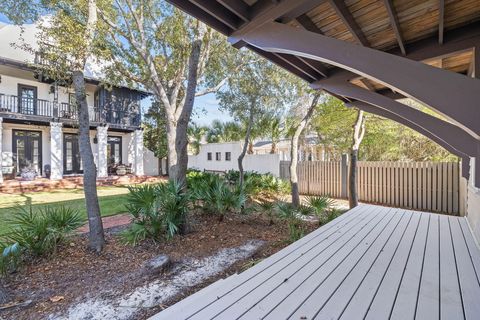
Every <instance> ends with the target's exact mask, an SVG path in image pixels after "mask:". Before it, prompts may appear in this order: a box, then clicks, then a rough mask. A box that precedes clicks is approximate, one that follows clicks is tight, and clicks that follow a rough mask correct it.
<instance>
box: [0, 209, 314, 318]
mask: <svg viewBox="0 0 480 320" xmlns="http://www.w3.org/2000/svg"><path fill="white" fill-rule="evenodd" d="M192 220H194V221H193V222H192V223H191V226H192V231H191V232H190V233H188V234H186V235H183V236H177V237H175V238H173V239H172V240H169V241H165V242H161V243H154V242H152V241H144V242H142V243H141V244H139V245H137V246H136V247H133V246H130V245H125V244H123V243H122V242H121V241H120V238H119V236H118V229H119V228H113V229H110V230H109V231H108V232H107V233H106V239H107V241H108V244H107V246H106V248H105V250H104V251H103V252H102V253H101V254H100V255H96V254H94V253H92V252H90V251H89V250H87V249H86V235H78V236H75V237H74V238H72V239H71V240H70V241H69V242H68V243H67V244H66V245H64V246H63V247H61V248H60V249H59V250H58V252H57V254H56V255H53V256H52V257H51V258H45V259H41V260H36V261H32V262H31V263H30V264H28V265H27V266H25V267H24V268H23V269H22V270H21V271H20V272H18V273H16V274H13V275H11V276H10V277H9V278H8V279H7V281H6V283H5V286H6V288H7V290H8V291H9V293H10V294H11V295H12V296H13V299H14V300H16V301H26V300H32V303H31V304H30V305H29V306H27V307H20V306H19V307H13V308H9V309H6V310H3V311H0V319H44V318H46V317H48V315H50V314H52V313H58V312H62V311H65V310H67V309H68V307H69V306H70V305H72V304H74V303H77V302H80V301H82V300H84V299H86V298H87V297H92V296H98V295H101V296H102V297H105V298H107V297H108V296H110V295H121V294H122V293H124V292H129V291H131V290H133V289H134V288H136V287H138V286H141V285H143V284H145V283H148V282H150V281H152V280H154V279H156V278H159V277H162V275H158V274H157V275H152V274H151V273H148V272H144V269H143V265H144V263H145V261H147V260H149V259H151V258H153V257H156V256H158V255H160V254H167V255H169V256H170V258H171V259H172V262H173V263H175V262H176V261H177V262H178V261H180V260H182V259H183V258H187V257H197V258H201V257H205V256H209V255H211V254H214V253H216V252H217V251H219V250H220V249H222V248H231V247H237V246H240V245H243V244H244V243H245V242H246V241H247V240H251V239H259V240H264V241H265V242H266V244H265V245H264V246H263V247H262V248H261V249H260V250H259V251H258V252H257V253H256V254H255V255H254V256H253V257H252V258H251V260H249V261H241V262H238V263H236V264H235V265H233V266H232V267H231V268H229V269H228V270H226V271H225V272H224V273H223V274H221V275H219V276H217V277H215V278H212V279H209V281H207V282H205V283H202V284H201V285H199V286H197V287H195V288H192V289H191V290H189V291H188V292H182V294H181V295H179V296H177V297H175V298H174V299H172V301H169V303H168V304H167V305H162V306H158V307H156V308H151V309H147V310H144V311H143V312H142V313H141V314H140V315H138V314H137V315H136V317H135V318H136V319H145V318H148V317H149V316H152V315H154V314H155V313H157V312H159V311H161V310H162V309H163V308H165V307H166V306H168V305H170V304H173V303H175V302H177V301H179V300H181V299H182V298H183V297H185V296H187V295H189V294H191V293H193V292H195V291H197V290H199V289H201V288H202V287H205V286H207V285H208V284H210V283H213V282H214V281H216V280H218V279H220V278H224V277H226V276H228V275H230V274H233V273H235V272H241V271H242V270H243V269H244V268H245V266H246V265H248V263H249V262H251V261H256V260H258V259H263V258H265V257H268V256H270V255H272V254H273V253H275V252H277V251H278V250H280V249H282V248H283V247H285V246H286V245H288V242H287V239H288V229H287V226H286V224H285V223H284V222H276V223H275V224H273V225H270V224H269V222H268V221H267V220H266V219H264V218H263V217H261V216H258V215H249V216H239V215H231V216H227V217H226V218H225V219H224V220H223V221H221V222H220V221H218V218H217V217H212V216H207V215H197V216H195V217H194V219H192ZM316 226H317V225H316V224H308V225H307V229H308V232H310V231H312V230H313V229H315V228H316ZM53 301H55V302H53Z"/></svg>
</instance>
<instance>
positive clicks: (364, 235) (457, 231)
mask: <svg viewBox="0 0 480 320" xmlns="http://www.w3.org/2000/svg"><path fill="white" fill-rule="evenodd" d="M479 275H480V251H479V249H478V246H477V244H476V242H475V240H474V238H473V236H472V234H471V231H470V229H469V226H468V224H467V222H466V219H465V218H460V217H448V216H441V215H438V214H431V213H425V212H416V211H409V210H404V209H393V208H386V207H381V206H373V205H361V206H359V207H357V208H355V209H354V210H350V211H349V212H347V213H345V214H344V215H342V216H341V217H339V218H337V219H335V220H334V221H332V222H330V223H329V224H327V225H325V226H323V227H321V228H319V229H317V230H316V231H314V232H312V233H310V234H309V235H307V236H306V237H304V238H302V239H301V240H299V241H297V242H295V243H293V244H292V245H290V246H288V247H287V248H285V249H283V250H281V251H279V252H277V253H276V254H274V255H272V256H271V257H269V258H267V259H265V260H263V261H262V262H260V263H259V264H257V265H256V266H254V267H252V268H250V269H248V270H246V271H245V272H242V273H240V274H238V275H234V276H232V277H229V278H227V279H224V280H220V281H217V282H215V283H214V284H212V285H210V286H208V287H207V288H204V289H203V290H200V291H199V292H197V293H196V294H194V295H192V296H190V297H187V298H186V299H184V300H182V301H180V302H179V303H177V304H175V305H173V306H171V307H170V308H168V309H166V310H165V311H163V312H161V313H159V314H157V315H155V316H154V317H152V319H155V320H161V319H202V320H203V319H229V320H230V319H480V303H478V301H479V299H480V298H479V297H480V281H479V278H480V277H479Z"/></svg>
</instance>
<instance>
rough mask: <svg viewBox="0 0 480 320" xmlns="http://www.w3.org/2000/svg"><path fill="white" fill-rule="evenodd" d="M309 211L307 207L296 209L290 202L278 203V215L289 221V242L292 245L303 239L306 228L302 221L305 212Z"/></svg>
mask: <svg viewBox="0 0 480 320" xmlns="http://www.w3.org/2000/svg"><path fill="white" fill-rule="evenodd" d="M305 210H309V209H308V208H306V207H302V206H301V207H300V208H298V209H295V207H294V206H293V205H292V204H291V203H288V202H285V201H279V202H277V203H276V211H277V215H278V217H279V218H280V219H282V220H285V221H287V225H288V241H289V242H290V243H292V242H295V241H297V240H299V239H300V238H302V237H303V236H304V234H305V228H304V224H303V221H302V220H301V219H300V217H301V215H302V214H304V212H303V211H305Z"/></svg>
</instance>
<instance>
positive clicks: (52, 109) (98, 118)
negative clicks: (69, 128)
mask: <svg viewBox="0 0 480 320" xmlns="http://www.w3.org/2000/svg"><path fill="white" fill-rule="evenodd" d="M88 109H89V117H90V122H91V123H92V124H98V123H108V124H113V125H119V126H126V127H138V126H140V114H139V112H132V111H124V110H120V109H115V108H112V107H109V108H103V107H101V106H100V107H99V106H89V107H88ZM2 114H3V115H5V114H6V115H8V116H9V117H11V118H15V117H16V116H17V115H18V117H19V118H20V119H21V118H30V119H33V118H34V119H37V120H43V119H44V121H50V120H51V119H54V118H57V119H60V120H62V121H66V122H68V121H73V122H76V121H78V113H77V107H76V105H73V104H69V103H63V102H55V101H48V100H43V99H36V98H33V97H19V96H15V95H8V94H2V93H0V116H2Z"/></svg>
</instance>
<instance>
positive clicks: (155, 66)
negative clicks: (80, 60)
mask: <svg viewBox="0 0 480 320" xmlns="http://www.w3.org/2000/svg"><path fill="white" fill-rule="evenodd" d="M99 17H100V19H101V20H102V21H103V22H104V23H105V24H106V25H107V26H108V30H107V33H108V35H107V37H106V41H105V43H104V46H105V57H106V58H108V61H109V65H108V68H107V70H106V71H107V74H108V78H109V81H111V82H112V83H123V84H125V83H127V84H129V85H131V86H141V87H143V88H145V89H147V90H148V91H150V92H151V93H152V94H153V98H154V100H155V101H156V102H157V103H158V104H157V105H158V107H159V108H162V111H163V112H164V114H165V118H166V134H167V147H168V161H169V176H170V179H172V180H176V181H179V182H180V183H183V182H184V181H185V176H186V171H187V166H188V154H187V145H188V135H187V129H188V125H189V122H190V118H191V114H192V110H193V105H194V101H195V97H198V96H201V95H206V94H208V93H214V92H216V91H217V90H218V89H220V88H221V87H222V86H223V85H224V84H225V83H226V81H227V78H228V76H229V75H230V74H234V73H235V72H236V70H239V69H241V67H242V64H243V62H242V55H241V54H237V51H236V50H235V49H233V48H232V47H231V46H229V45H228V43H227V41H225V40H226V39H225V37H224V36H222V35H221V34H219V33H218V32H216V31H214V30H212V29H210V28H208V27H207V26H206V25H204V24H203V23H201V22H200V21H198V20H196V19H194V18H192V17H189V16H187V15H185V14H184V13H182V12H181V11H179V10H178V9H176V8H174V7H173V6H171V5H170V4H168V3H166V2H164V1H155V0H139V1H135V2H133V1H131V0H116V1H115V2H114V3H113V4H112V6H111V7H110V8H109V9H106V10H99Z"/></svg>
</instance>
